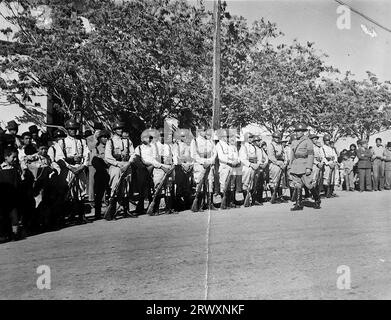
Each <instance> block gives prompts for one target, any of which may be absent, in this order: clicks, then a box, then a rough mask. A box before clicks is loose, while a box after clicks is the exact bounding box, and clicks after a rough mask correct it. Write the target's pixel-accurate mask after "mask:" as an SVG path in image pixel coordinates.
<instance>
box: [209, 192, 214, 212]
mask: <svg viewBox="0 0 391 320" xmlns="http://www.w3.org/2000/svg"><path fill="white" fill-rule="evenodd" d="M208 209H209V210H216V207H215V206H214V205H213V192H209V193H208Z"/></svg>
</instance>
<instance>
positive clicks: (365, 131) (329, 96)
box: [313, 71, 391, 140]
mask: <svg viewBox="0 0 391 320" xmlns="http://www.w3.org/2000/svg"><path fill="white" fill-rule="evenodd" d="M367 75H368V78H367V79H364V80H361V81H358V80H354V79H352V78H351V76H352V74H351V73H350V72H347V73H346V74H345V77H344V78H343V79H341V80H331V79H323V82H322V84H321V86H320V87H319V89H320V90H321V91H322V95H323V98H322V99H320V100H321V103H320V104H318V105H317V106H316V108H314V110H313V112H314V114H316V117H314V119H315V120H316V121H314V122H313V126H314V127H316V128H317V129H318V130H319V131H322V132H328V133H331V134H332V135H333V137H334V139H335V140H337V139H338V138H340V137H346V136H350V137H356V138H359V139H368V138H369V136H370V135H372V134H374V133H376V132H379V131H381V130H384V129H388V128H389V126H390V124H391V122H390V119H391V118H390V112H391V91H390V88H391V87H390V83H389V82H385V83H381V82H380V81H379V80H378V78H377V77H376V76H375V75H374V74H373V73H371V72H369V71H368V72H367Z"/></svg>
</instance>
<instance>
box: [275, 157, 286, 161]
mask: <svg viewBox="0 0 391 320" xmlns="http://www.w3.org/2000/svg"><path fill="white" fill-rule="evenodd" d="M276 159H277V160H279V161H284V160H285V159H284V157H276Z"/></svg>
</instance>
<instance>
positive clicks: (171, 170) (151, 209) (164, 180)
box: [147, 166, 175, 215]
mask: <svg viewBox="0 0 391 320" xmlns="http://www.w3.org/2000/svg"><path fill="white" fill-rule="evenodd" d="M174 169H175V166H173V167H172V168H171V169H169V170H168V171H167V172H166V173H165V174H164V176H163V178H162V180H161V181H160V182H159V184H158V186H157V188H156V190H155V194H154V195H153V198H152V201H151V203H150V204H149V206H148V209H147V214H149V215H152V214H153V210H154V208H155V204H156V199H157V197H158V196H159V195H160V193H161V192H162V189H163V187H164V184H165V183H166V181H167V179H168V177H169V176H170V174H171V173H172V172H173V171H174Z"/></svg>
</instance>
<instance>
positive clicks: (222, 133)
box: [216, 129, 228, 140]
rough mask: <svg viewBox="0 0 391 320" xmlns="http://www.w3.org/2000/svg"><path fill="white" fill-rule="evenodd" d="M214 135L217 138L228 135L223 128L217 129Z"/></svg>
mask: <svg viewBox="0 0 391 320" xmlns="http://www.w3.org/2000/svg"><path fill="white" fill-rule="evenodd" d="M216 135H217V137H218V138H219V140H221V138H223V137H226V138H227V137H228V133H227V130H225V129H218V130H217V131H216Z"/></svg>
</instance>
